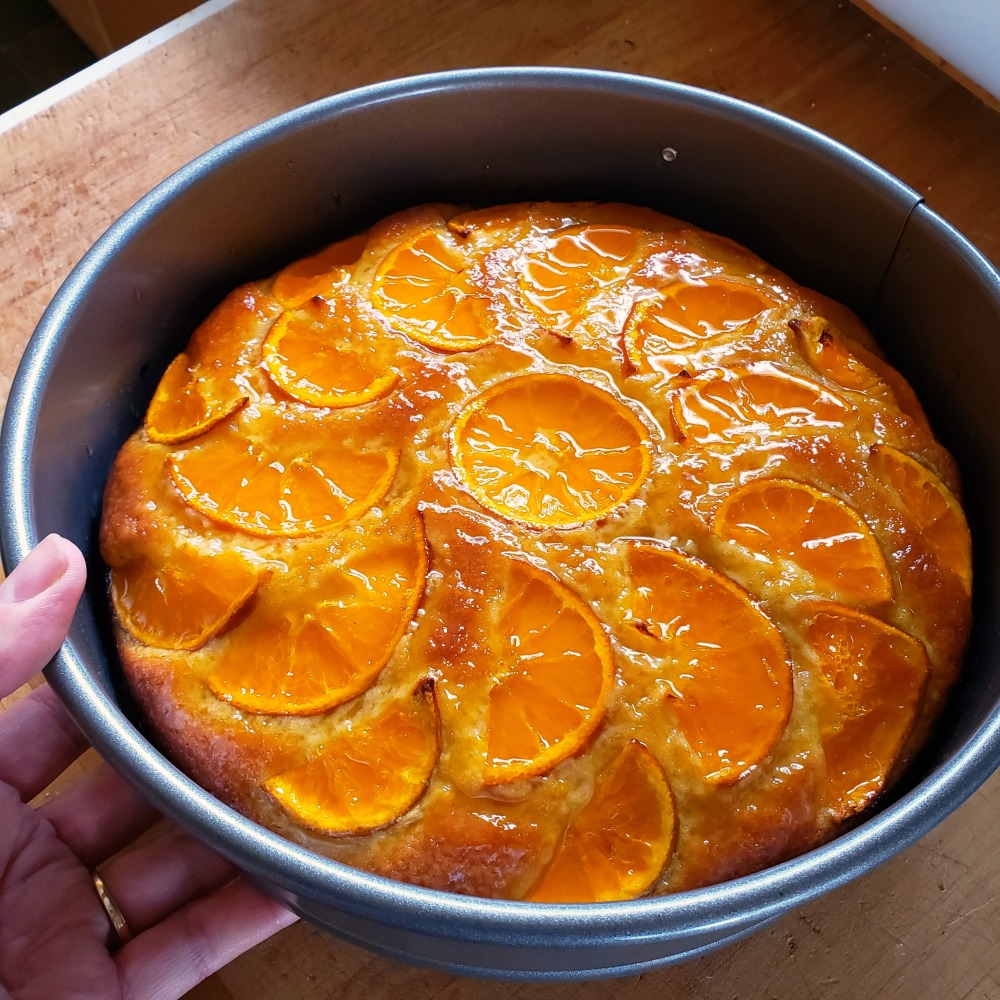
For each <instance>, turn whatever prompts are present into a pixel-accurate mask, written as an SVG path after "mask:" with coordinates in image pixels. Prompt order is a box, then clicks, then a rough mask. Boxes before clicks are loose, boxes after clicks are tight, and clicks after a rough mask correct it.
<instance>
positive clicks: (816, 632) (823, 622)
mask: <svg viewBox="0 0 1000 1000" xmlns="http://www.w3.org/2000/svg"><path fill="white" fill-rule="evenodd" d="M805 636H806V639H807V641H808V642H809V643H810V645H811V646H812V649H813V652H814V654H815V656H816V658H817V660H818V661H819V666H820V673H819V675H818V676H819V683H818V684H817V688H816V694H817V704H816V717H817V721H818V722H819V728H820V740H821V742H822V744H823V749H824V750H825V752H826V767H827V777H826V797H827V804H828V806H829V807H830V809H831V810H832V811H833V813H834V815H835V816H836V818H837V819H846V818H847V817H848V816H850V815H851V814H852V813H856V812H858V811H859V810H861V809H863V808H864V807H865V806H866V805H867V804H868V803H869V802H870V801H871V800H872V799H873V798H874V797H875V796H876V795H877V794H878V793H879V792H880V791H881V789H882V787H883V785H884V784H885V781H886V778H887V776H888V774H889V772H890V771H891V770H892V768H893V765H894V764H895V763H896V760H897V758H898V757H899V754H900V751H901V750H902V748H903V744H904V743H905V741H906V738H907V736H908V735H909V733H910V730H911V728H912V726H913V721H914V719H915V717H916V713H917V706H918V704H919V702H920V699H921V697H922V695H923V691H924V686H925V684H926V681H927V677H928V675H929V672H930V665H929V662H928V659H927V651H926V650H925V649H924V646H923V644H922V643H921V642H919V641H918V640H917V639H914V638H913V636H911V635H907V634H906V633H905V632H901V631H900V630H899V629H897V628H893V627H892V626H891V625H887V624H886V623H885V622H882V621H879V620H878V619H877V618H872V617H871V615H866V614H863V613H862V612H860V611H854V610H852V609H851V608H845V607H842V606H840V605H838V604H830V603H818V604H816V605H815V606H814V607H813V609H811V620H810V621H809V623H808V625H807V626H806V630H805Z"/></svg>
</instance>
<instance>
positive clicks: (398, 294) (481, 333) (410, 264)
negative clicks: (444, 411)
mask: <svg viewBox="0 0 1000 1000" xmlns="http://www.w3.org/2000/svg"><path fill="white" fill-rule="evenodd" d="M468 272H469V263H468V261H467V260H466V259H465V257H464V255H463V254H462V252H461V250H460V249H459V248H458V247H457V246H456V245H455V241H454V237H453V236H452V235H451V233H449V232H448V230H447V229H445V228H444V227H443V226H431V227H429V228H427V229H424V230H421V231H420V232H419V233H417V234H416V235H415V236H414V237H413V238H412V239H409V240H407V241H406V242H405V243H402V244H400V245H399V246H398V247H396V248H395V249H393V250H392V251H391V252H390V253H389V254H388V256H387V257H386V258H385V260H383V261H382V263H381V264H380V265H379V268H378V271H376V273H375V280H374V283H373V285H372V300H373V302H374V304H375V306H376V307H377V308H378V309H380V310H381V311H382V312H383V313H384V314H385V315H386V316H388V317H389V319H390V321H391V322H393V323H394V324H395V325H396V326H398V328H399V329H400V330H401V332H403V333H405V334H406V336H408V337H411V338H412V339H413V340H416V341H417V342H418V343H421V344H423V345H424V346H425V347H431V348H433V349H434V350H437V351H448V352H456V351H476V350H479V348H481V347H485V346H486V345H487V344H489V343H490V342H491V341H492V340H493V339H494V338H495V336H496V331H495V329H494V327H493V324H492V321H491V320H490V317H489V312H488V310H487V306H486V300H485V299H484V298H483V297H482V296H481V295H478V294H477V293H476V289H475V286H474V285H473V283H472V281H471V279H470V277H469V273H468Z"/></svg>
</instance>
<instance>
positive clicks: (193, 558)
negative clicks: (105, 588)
mask: <svg viewBox="0 0 1000 1000" xmlns="http://www.w3.org/2000/svg"><path fill="white" fill-rule="evenodd" d="M258 581H259V573H258V570H257V567H256V566H254V565H253V563H251V562H250V561H249V560H248V559H247V558H246V557H245V556H243V555H241V554H240V553H239V552H232V551H223V552H211V553H209V554H207V555H206V554H204V553H202V552H199V551H198V550H197V549H196V548H194V546H190V545H177V546H176V547H174V548H173V549H172V550H171V551H170V553H169V555H168V556H166V557H165V558H164V560H163V561H162V563H161V562H159V561H158V562H153V561H152V560H151V559H146V558H140V559H136V560H133V561H131V562H128V563H126V564H125V565H124V566H115V567H112V569H111V599H112V601H113V602H114V606H115V610H116V611H117V613H118V617H119V619H120V620H121V622H122V624H123V625H124V626H125V628H127V629H128V631H129V632H131V633H132V635H134V636H135V637H136V638H137V639H138V640H139V641H140V642H144V643H145V644H146V645H147V646H156V647H158V648H159V649H198V648H199V647H201V646H203V645H205V643H206V642H208V640H209V639H211V638H212V636H214V635H215V634H216V633H217V632H219V630H220V629H222V628H223V626H225V624H226V623H227V622H228V621H229V620H230V619H231V618H232V617H233V615H235V614H236V612H237V611H239V610H240V608H241V607H243V605H244V604H246V602H247V601H248V600H249V599H250V597H251V596H252V595H253V593H254V591H256V589H257V584H258Z"/></svg>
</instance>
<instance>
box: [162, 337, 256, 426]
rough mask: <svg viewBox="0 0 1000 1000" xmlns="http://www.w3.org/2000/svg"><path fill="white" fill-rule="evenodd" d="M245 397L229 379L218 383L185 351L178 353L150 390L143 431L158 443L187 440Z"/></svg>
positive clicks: (229, 413)
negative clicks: (193, 361)
mask: <svg viewBox="0 0 1000 1000" xmlns="http://www.w3.org/2000/svg"><path fill="white" fill-rule="evenodd" d="M249 398H250V397H249V396H246V395H244V394H242V393H241V392H240V391H239V388H238V386H236V385H235V384H234V383H232V382H229V383H228V384H226V383H224V384H223V385H222V386H220V385H219V384H218V380H217V379H214V378H212V377H211V376H210V375H209V376H206V373H205V371H204V369H203V368H202V367H201V365H197V364H193V363H192V361H191V359H190V358H189V357H188V355H187V354H178V355H177V357H176V358H174V360H173V361H172V362H171V363H170V366H169V367H168V368H167V370H166V371H165V372H164V373H163V378H161V379H160V384H159V385H158V386H157V387H156V392H155V393H153V399H152V401H151V402H150V404H149V409H148V410H147V411H146V433H147V434H148V435H149V439H150V441H156V442H158V443H160V444H180V443H181V442H182V441H190V440H191V439H192V438H196V437H198V436H199V435H201V434H204V433H205V432H206V431H207V430H209V429H210V428H212V427H214V426H215V425H216V424H219V423H221V422H222V421H223V420H226V419H227V418H228V417H231V416H232V415H233V414H234V413H236V411H237V410H239V409H241V408H242V407H243V406H244V405H246V403H247V401H248V400H249Z"/></svg>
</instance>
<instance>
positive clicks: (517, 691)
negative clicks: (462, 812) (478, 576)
mask: <svg viewBox="0 0 1000 1000" xmlns="http://www.w3.org/2000/svg"><path fill="white" fill-rule="evenodd" d="M499 622H500V629H501V643H502V647H501V652H500V662H499V663H498V665H497V669H496V671H495V672H494V676H493V682H492V687H491V689H490V693H489V711H488V722H487V726H488V740H487V760H486V779H485V783H486V784H487V785H497V784H502V783H503V782H508V781H518V780H521V779H523V778H531V777H534V776H535V775H539V774H545V773H546V772H547V771H550V770H551V769H552V768H553V767H555V766H556V764H558V763H559V762H560V761H563V760H565V759H566V758H567V757H571V756H573V755H574V754H576V753H579V752H580V751H581V750H582V749H583V748H584V747H585V746H586V745H587V743H588V742H589V740H590V739H591V737H592V736H593V734H594V733H595V732H596V730H597V727H598V726H599V725H600V724H601V721H602V720H603V718H604V712H605V707H606V702H607V699H608V694H609V692H610V689H611V685H612V682H613V679H614V658H613V656H612V652H611V644H610V642H609V641H608V637H607V636H606V635H605V633H604V629H603V628H602V627H601V623H600V621H598V619H597V616H596V615H595V614H594V612H593V611H591V610H590V608H589V607H588V606H587V605H586V604H584V603H583V601H581V600H580V598H579V597H577V596H576V594H574V593H573V592H572V591H571V590H570V589H569V588H568V587H566V586H565V585H564V584H562V583H560V582H559V581H558V580H557V579H556V578H555V577H554V576H553V575H552V574H551V573H548V572H546V571H544V570H540V569H538V568H536V567H535V566H532V565H530V564H529V563H525V562H520V561H515V562H513V563H512V564H511V573H510V579H509V584H508V590H507V596H506V600H505V602H504V605H503V608H502V609H501V613H500V616H499Z"/></svg>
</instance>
